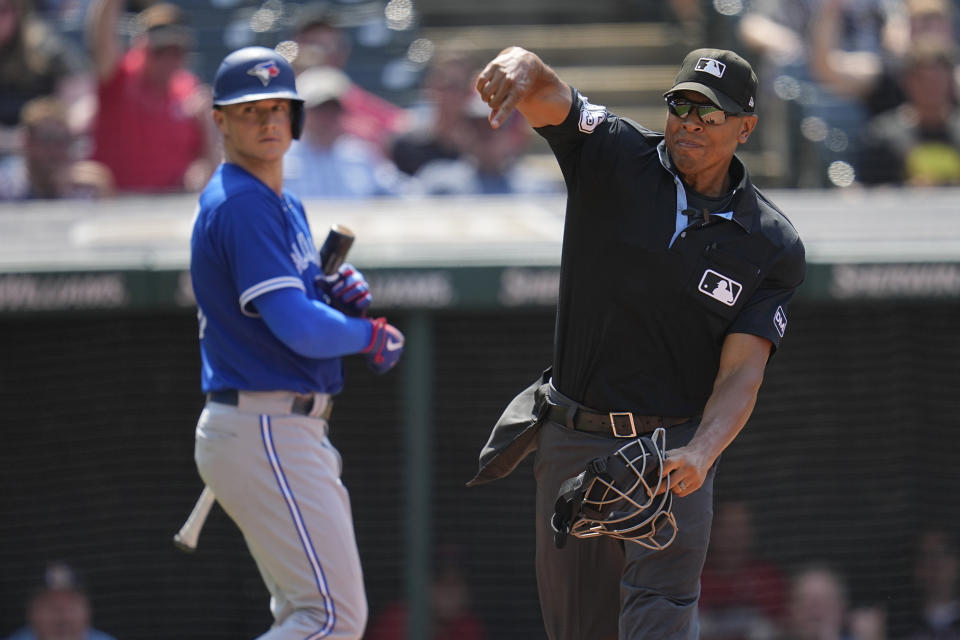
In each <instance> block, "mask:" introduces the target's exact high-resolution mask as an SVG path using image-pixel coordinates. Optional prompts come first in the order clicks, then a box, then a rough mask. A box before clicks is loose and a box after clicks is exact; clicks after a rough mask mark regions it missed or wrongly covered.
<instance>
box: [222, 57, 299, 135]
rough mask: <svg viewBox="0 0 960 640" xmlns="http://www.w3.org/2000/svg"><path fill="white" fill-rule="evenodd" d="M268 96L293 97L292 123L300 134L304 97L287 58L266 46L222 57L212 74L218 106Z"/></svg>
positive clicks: (296, 133) (294, 129) (293, 127)
mask: <svg viewBox="0 0 960 640" xmlns="http://www.w3.org/2000/svg"><path fill="white" fill-rule="evenodd" d="M269 98H286V99H288V100H290V106H291V109H290V125H291V128H292V133H293V137H294V139H297V138H299V137H300V132H301V131H302V130H303V98H301V97H300V94H298V93H297V84H296V81H295V78H294V73H293V67H291V66H290V63H289V62H287V59H286V58H284V57H283V56H282V55H280V54H279V53H277V52H276V51H274V50H273V49H268V48H266V47H244V48H243V49H237V50H236V51H234V52H233V53H231V54H230V55H228V56H227V57H226V58H224V59H223V62H221V63H220V68H219V69H217V74H216V75H215V76H214V77H213V104H214V105H215V106H218V107H220V106H224V105H228V104H239V103H241V102H253V101H254V100H266V99H269Z"/></svg>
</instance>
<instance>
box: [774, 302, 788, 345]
mask: <svg viewBox="0 0 960 640" xmlns="http://www.w3.org/2000/svg"><path fill="white" fill-rule="evenodd" d="M773 326H775V327H776V328H777V333H779V334H780V337H781V338H782V337H783V332H784V331H786V330H787V314H786V313H784V311H783V307H777V312H776V313H775V314H773Z"/></svg>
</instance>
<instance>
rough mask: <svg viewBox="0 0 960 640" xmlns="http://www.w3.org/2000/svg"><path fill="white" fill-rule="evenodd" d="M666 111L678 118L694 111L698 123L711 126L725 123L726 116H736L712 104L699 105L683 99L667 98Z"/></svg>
mask: <svg viewBox="0 0 960 640" xmlns="http://www.w3.org/2000/svg"><path fill="white" fill-rule="evenodd" d="M666 101H667V109H668V110H669V111H670V113H672V114H673V115H675V116H677V117H678V118H681V119H683V118H686V117H687V116H689V115H690V112H691V111H693V110H694V109H695V110H696V111H697V117H698V118H700V121H701V122H703V123H704V124H713V125H719V124H723V123H724V122H726V121H727V116H728V115H730V116H735V115H738V114H736V113H728V112H726V111H724V110H723V109H721V108H720V107H718V106H716V105H713V104H709V103H707V104H700V103H697V102H690V101H689V100H684V99H683V98H674V97H667V98H666Z"/></svg>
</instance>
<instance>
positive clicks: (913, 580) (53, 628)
mask: <svg viewBox="0 0 960 640" xmlns="http://www.w3.org/2000/svg"><path fill="white" fill-rule="evenodd" d="M755 509H756V507H755V505H753V504H751V503H749V502H744V501H721V502H720V503H718V505H717V508H716V510H715V513H714V520H713V533H712V537H711V542H710V548H709V550H708V554H707V561H706V565H705V567H704V571H703V577H702V588H701V593H700V621H701V633H700V639H701V640H960V585H958V578H960V549H958V548H957V540H956V538H955V537H954V535H955V532H952V531H950V530H948V529H945V528H942V527H940V526H927V527H925V528H923V527H922V528H920V529H918V530H917V531H915V532H914V534H915V536H914V537H913V538H912V539H911V540H910V542H909V544H911V545H912V546H911V548H910V549H909V551H907V552H906V553H905V554H904V555H903V557H899V558H886V559H885V560H884V561H885V562H888V563H895V564H897V565H898V566H901V567H902V571H901V572H900V573H902V582H900V583H898V584H888V585H867V587H866V588H864V584H863V583H864V580H863V576H862V575H857V574H856V572H854V571H851V573H850V575H847V574H846V573H845V571H844V569H842V568H841V566H840V563H842V562H843V558H842V557H839V558H840V559H839V561H838V556H837V555H836V554H832V555H831V550H830V549H829V548H819V549H818V548H816V547H815V546H812V547H811V548H810V549H809V550H808V551H807V552H806V553H805V554H804V557H803V558H802V560H799V561H795V562H791V564H790V565H789V568H785V567H782V566H780V565H779V564H778V563H777V562H775V561H773V560H771V559H770V558H769V557H768V556H767V555H765V554H764V553H763V552H762V551H761V549H762V548H764V547H767V548H769V547H770V544H769V542H770V541H769V540H762V539H761V536H760V535H759V533H758V529H759V527H758V526H755V522H754V511H755ZM764 524H767V525H769V524H771V523H770V522H765V523H764ZM468 556H469V554H468V552H467V549H466V548H465V547H463V546H462V545H460V544H441V545H438V547H437V549H436V551H435V557H434V558H433V562H432V565H431V571H430V580H429V585H428V586H429V589H428V616H427V619H426V621H425V622H426V625H427V629H426V630H425V631H424V634H425V635H424V637H429V638H431V639H432V640H485V639H486V638H491V637H492V636H491V635H490V634H489V632H488V630H487V628H488V626H495V625H488V624H486V623H485V622H484V620H483V615H482V614H480V613H479V612H478V611H477V610H476V609H475V606H474V601H473V594H472V590H471V588H470V578H469V576H470V574H471V570H470V569H469V568H468V565H469V562H468ZM830 558H832V560H831V559H830ZM878 562H879V560H878ZM848 571H850V570H849V569H848ZM861 573H862V572H861ZM849 578H855V579H856V580H850V579H849ZM851 583H857V586H858V588H857V589H854V588H853V587H852V584H851ZM865 593H871V594H873V595H872V596H865V595H863V594H865ZM876 594H881V595H880V596H878V595H876ZM870 598H873V599H870ZM93 613H94V612H93V608H92V606H91V599H90V597H89V596H88V594H87V590H86V588H85V586H84V583H83V580H81V579H80V578H79V577H78V575H77V573H76V572H75V571H74V569H72V568H71V567H70V566H69V565H67V564H64V563H63V562H51V563H49V564H48V565H47V566H46V567H45V568H44V570H43V573H42V576H41V579H40V580H38V581H37V582H36V583H35V586H33V587H32V588H31V589H30V590H29V592H28V594H27V600H26V607H25V619H24V623H23V626H22V627H20V628H19V629H18V630H17V631H16V632H15V633H13V635H10V636H8V637H7V638H5V640H114V638H113V636H111V635H108V634H107V633H105V632H103V631H100V630H97V629H96V628H95V627H94V622H93ZM490 622H496V621H490ZM407 631H408V609H407V602H406V601H405V600H404V599H403V598H398V599H397V600H395V601H393V602H389V603H387V604H386V605H385V606H383V607H381V608H379V609H378V610H377V611H376V612H374V615H373V616H372V618H371V621H370V625H369V627H368V629H367V635H366V636H365V637H367V638H369V640H403V639H404V638H407V637H408V636H407Z"/></svg>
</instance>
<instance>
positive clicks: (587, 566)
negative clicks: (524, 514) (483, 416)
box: [534, 421, 716, 640]
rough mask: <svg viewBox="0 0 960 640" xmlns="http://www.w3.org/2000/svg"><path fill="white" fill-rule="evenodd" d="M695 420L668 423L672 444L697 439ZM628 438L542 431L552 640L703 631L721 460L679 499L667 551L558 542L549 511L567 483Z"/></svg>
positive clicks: (543, 579) (544, 577)
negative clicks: (703, 583) (703, 594)
mask: <svg viewBox="0 0 960 640" xmlns="http://www.w3.org/2000/svg"><path fill="white" fill-rule="evenodd" d="M697 426H698V423H697V422H694V421H691V422H688V423H684V424H680V425H677V426H674V427H671V428H668V429H667V449H675V448H677V447H679V446H682V445H684V444H686V443H687V442H689V441H690V439H691V438H692V437H693V434H694V432H695V431H696V428H697ZM624 443H625V441H624V440H618V439H614V438H612V437H608V436H601V435H594V434H591V433H583V432H579V431H571V430H570V429H568V428H567V427H565V426H562V425H558V424H556V423H554V422H549V421H548V422H546V423H544V425H543V426H542V427H541V429H540V434H539V447H538V449H537V453H536V458H535V461H534V474H535V476H536V480H537V525H536V530H537V585H538V587H539V591H540V608H541V610H542V612H543V621H544V626H545V627H546V631H547V635H548V637H549V638H550V640H615V639H619V640H640V639H643V640H681V639H682V640H691V639H695V638H697V637H698V636H699V633H700V624H699V621H698V617H697V600H698V599H699V597H700V573H701V571H702V570H703V561H704V559H705V557H706V553H707V543H708V542H709V539H710V525H711V522H712V519H713V478H714V475H715V472H716V466H714V467H713V468H712V469H711V470H710V473H708V474H707V478H706V480H705V481H704V484H703V486H702V487H701V488H700V489H698V490H697V491H695V492H694V493H692V494H690V495H688V496H687V497H685V498H679V499H678V498H674V501H673V513H674V514H675V516H676V519H677V537H676V539H675V540H674V541H673V544H672V545H670V546H669V547H668V548H666V549H665V550H663V551H651V550H649V549H646V548H645V547H641V546H640V545H638V544H634V543H632V542H625V543H624V542H621V541H619V540H615V539H613V538H609V537H607V536H600V537H598V538H590V539H585V540H581V539H578V538H574V537H573V536H570V537H568V538H567V544H566V546H565V547H564V548H563V549H557V548H556V545H555V544H554V541H553V529H552V528H551V527H550V517H551V516H552V515H553V511H554V504H555V503H556V500H557V491H558V490H559V488H560V484H561V483H562V482H563V481H564V480H566V479H567V478H569V477H571V476H574V475H577V474H578V473H580V472H581V471H583V470H584V468H585V467H586V464H587V463H588V462H589V461H590V460H592V459H593V458H596V457H598V456H602V455H607V454H609V453H612V452H613V451H614V450H615V449H616V448H618V447H619V446H621V445H622V444H624Z"/></svg>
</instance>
